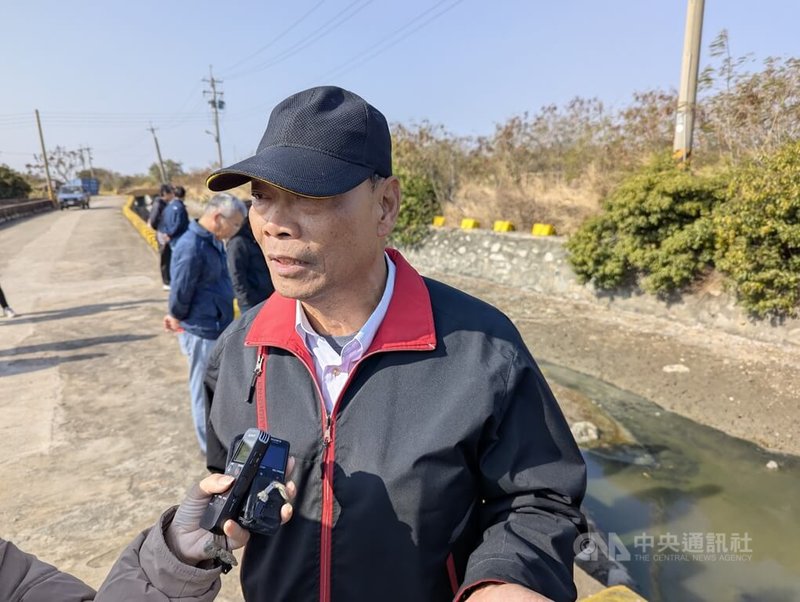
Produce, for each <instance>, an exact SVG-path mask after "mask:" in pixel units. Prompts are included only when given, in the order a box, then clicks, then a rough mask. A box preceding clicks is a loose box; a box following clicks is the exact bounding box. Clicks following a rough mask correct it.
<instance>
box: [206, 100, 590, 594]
mask: <svg viewBox="0 0 800 602" xmlns="http://www.w3.org/2000/svg"><path fill="white" fill-rule="evenodd" d="M247 182H250V184H251V190H252V198H253V205H252V208H251V210H250V223H251V226H252V230H253V234H254V236H255V238H256V241H258V243H259V245H260V247H261V249H262V251H263V253H264V256H265V257H266V260H267V265H268V267H269V270H270V273H271V276H272V282H273V284H274V286H275V293H274V294H273V295H272V296H270V297H269V299H267V301H265V302H264V303H262V304H261V305H259V306H256V307H254V308H252V309H251V310H250V311H248V312H247V313H245V314H244V315H243V316H242V318H241V319H240V320H238V321H236V322H234V323H233V324H232V325H231V326H230V327H229V328H228V329H227V330H226V331H225V332H224V333H223V334H222V335H221V337H220V340H219V341H218V343H217V346H216V347H215V349H214V352H213V354H212V357H211V359H210V360H209V364H208V371H207V374H206V381H205V382H206V389H207V396H206V398H207V403H208V409H207V414H208V425H207V428H208V430H207V436H208V447H207V463H208V467H209V469H211V470H213V471H221V470H223V469H224V466H225V456H226V451H227V448H228V446H229V445H230V443H231V441H232V440H233V439H234V438H235V437H236V436H238V435H239V434H241V433H243V432H244V431H245V430H246V429H247V428H249V427H251V426H259V428H262V429H265V430H268V431H269V432H271V433H274V435H275V436H276V437H280V438H282V439H285V440H288V441H289V442H290V443H291V446H292V453H293V454H295V455H296V456H297V458H298V463H297V467H296V469H295V474H294V479H295V481H296V482H297V486H298V495H297V499H296V503H295V505H294V517H293V519H292V521H291V522H289V523H288V524H287V525H285V526H284V527H282V528H281V529H280V530H279V531H278V533H277V534H276V535H274V536H272V537H262V536H259V535H256V534H253V536H252V537H251V538H250V540H249V543H248V544H247V549H246V553H245V555H244V564H243V566H242V571H241V579H242V590H243V593H244V597H245V600H248V601H256V600H259V601H262V600H320V601H323V602H328V601H334V602H341V601H347V602H361V601H368V600H370V601H371V600H382V601H395V600H396V601H401V600H402V601H407V600H425V601H427V602H431V601H433V602H435V601H440V600H441V601H445V600H448V601H449V600H453V599H455V600H458V601H461V600H464V599H466V598H467V597H469V600H470V602H491V601H495V602H509V601H519V602H541V601H543V600H556V601H557V602H562V601H568V600H574V599H575V597H576V590H575V586H574V583H573V579H572V568H573V561H574V555H575V551H574V547H575V545H574V544H575V542H576V540H577V538H578V537H579V536H580V535H581V533H582V532H583V531H584V530H585V521H584V519H583V516H582V514H581V512H580V504H581V500H582V498H583V495H584V492H585V487H586V470H585V465H584V462H583V459H582V457H581V454H580V452H579V450H578V448H577V446H576V444H575V441H574V439H573V437H572V435H571V433H570V430H569V427H568V425H567V423H566V421H565V420H564V417H563V415H562V413H561V411H560V409H559V407H558V403H557V402H556V400H555V398H554V397H553V394H552V393H551V391H550V389H549V387H548V385H547V383H546V381H545V379H544V377H543V376H542V374H541V372H540V370H539V368H538V367H537V365H536V362H535V361H534V359H533V357H532V356H531V354H530V352H529V351H528V349H527V348H526V346H525V344H524V343H523V341H522V337H521V336H520V334H519V332H518V331H517V329H516V328H515V327H514V325H513V324H512V323H511V322H510V321H509V319H508V318H507V317H506V316H504V315H503V314H502V313H501V312H500V311H499V310H497V309H495V308H494V307H491V306H490V305H488V304H486V303H483V302H482V301H479V300H478V299H474V298H472V297H470V296H469V295H467V294H465V293H463V292H461V291H458V290H456V289H453V288H451V287H449V286H446V285H444V284H442V283H439V282H436V281H435V280H431V279H427V278H423V277H421V276H420V275H419V274H418V273H417V272H416V271H415V270H414V269H413V268H412V267H411V266H410V265H409V264H408V262H406V260H405V259H404V258H403V257H402V255H401V254H400V253H399V252H397V251H396V250H393V249H388V250H387V249H385V244H386V239H387V237H388V236H389V234H390V232H391V230H392V228H393V226H394V224H395V222H396V219H397V214H398V211H399V209H400V199H401V192H400V182H399V181H398V179H397V178H396V177H395V176H393V175H392V163H391V138H390V133H389V128H388V125H387V122H386V119H385V117H384V116H383V115H382V114H381V113H380V112H379V111H378V110H377V109H375V107H373V106H371V105H370V104H368V103H367V102H366V101H364V100H363V99H362V98H360V97H359V96H357V95H355V94H353V93H352V92H348V91H347V90H343V89H341V88H337V87H333V86H326V87H320V88H312V89H310V90H305V91H303V92H300V93H298V94H295V95H292V96H291V97H289V98H288V99H286V100H284V101H283V102H281V103H280V104H278V106H277V107H276V108H275V109H274V110H273V112H272V114H271V116H270V119H269V122H268V125H267V129H266V132H265V133H264V136H263V137H262V139H261V142H260V144H259V146H258V149H257V151H256V154H255V155H254V156H253V157H250V158H248V159H245V160H244V161H242V162H240V163H237V164H235V165H233V166H231V167H228V168H224V169H220V170H218V171H216V172H214V173H212V174H211V175H210V176H209V178H208V180H207V185H208V187H209V188H210V189H211V190H215V191H217V190H225V189H229V188H232V187H235V186H239V185H242V184H245V183H247Z"/></svg>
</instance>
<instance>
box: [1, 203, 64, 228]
mask: <svg viewBox="0 0 800 602" xmlns="http://www.w3.org/2000/svg"><path fill="white" fill-rule="evenodd" d="M9 201H10V202H9ZM52 210H53V203H52V202H51V201H49V200H48V199H33V200H15V199H6V200H5V201H4V202H3V203H2V204H0V223H2V222H8V221H11V220H14V219H18V218H20V217H25V216H26V215H33V214H34V213H42V212H43V211H52Z"/></svg>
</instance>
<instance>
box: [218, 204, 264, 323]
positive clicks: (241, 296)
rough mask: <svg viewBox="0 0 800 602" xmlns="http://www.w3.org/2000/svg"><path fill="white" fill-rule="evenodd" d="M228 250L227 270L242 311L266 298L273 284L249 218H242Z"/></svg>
mask: <svg viewBox="0 0 800 602" xmlns="http://www.w3.org/2000/svg"><path fill="white" fill-rule="evenodd" d="M225 251H226V252H227V253H228V271H229V272H230V273H231V280H232V281H233V292H234V294H235V295H236V301H237V302H238V303H239V311H241V312H242V313H244V312H246V311H247V310H249V309H250V308H251V307H254V306H256V305H258V304H259V303H261V302H262V301H263V300H264V299H266V298H267V297H269V296H270V295H271V294H272V293H273V291H274V290H275V288H274V287H273V286H272V278H270V275H269V270H268V269H267V262H266V261H265V260H264V254H263V253H262V252H261V247H259V246H258V243H257V242H256V239H255V237H254V236H253V230H252V228H251V227H250V221H249V220H244V223H243V224H242V227H241V228H239V231H238V232H237V233H236V234H234V235H233V237H232V238H231V239H230V240H229V241H228V244H227V245H226V246H225Z"/></svg>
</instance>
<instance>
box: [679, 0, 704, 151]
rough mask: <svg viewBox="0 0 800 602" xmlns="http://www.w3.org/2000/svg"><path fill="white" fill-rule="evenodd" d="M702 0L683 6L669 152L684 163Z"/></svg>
mask: <svg viewBox="0 0 800 602" xmlns="http://www.w3.org/2000/svg"><path fill="white" fill-rule="evenodd" d="M704 4H705V0H689V3H688V6H687V9H686V31H685V32H684V37H683V62H682V63H681V85H680V90H679V92H678V110H677V113H676V115H675V139H674V142H673V144H672V156H673V157H674V158H675V160H677V161H679V162H681V163H686V162H687V161H688V160H689V158H690V156H691V154H692V137H693V135H694V117H695V109H696V108H697V73H698V71H699V69H700V39H701V36H702V33H703V8H704Z"/></svg>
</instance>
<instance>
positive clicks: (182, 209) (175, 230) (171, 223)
mask: <svg viewBox="0 0 800 602" xmlns="http://www.w3.org/2000/svg"><path fill="white" fill-rule="evenodd" d="M185 198H186V189H185V188H184V187H183V186H176V187H175V198H174V199H172V200H171V201H170V202H169V204H168V205H167V206H166V207H165V208H164V215H163V217H162V218H161V219H162V223H163V226H162V231H163V233H164V234H165V235H166V239H167V241H168V242H169V246H170V247H171V248H173V249H174V248H175V244H176V243H177V242H178V239H179V238H180V237H181V235H182V234H183V233H184V232H186V229H187V228H188V227H189V213H188V212H187V211H186V203H185V201H184V199H185Z"/></svg>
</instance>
